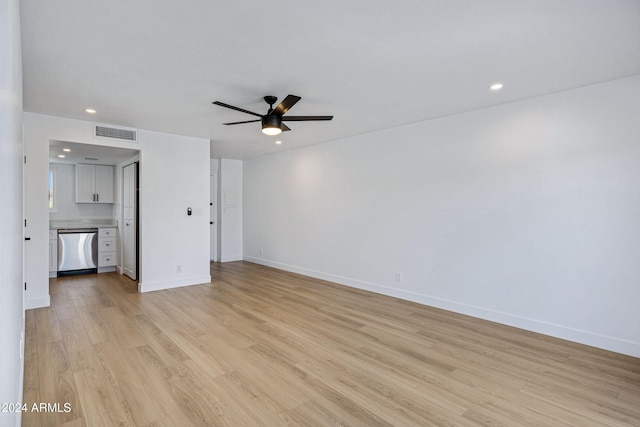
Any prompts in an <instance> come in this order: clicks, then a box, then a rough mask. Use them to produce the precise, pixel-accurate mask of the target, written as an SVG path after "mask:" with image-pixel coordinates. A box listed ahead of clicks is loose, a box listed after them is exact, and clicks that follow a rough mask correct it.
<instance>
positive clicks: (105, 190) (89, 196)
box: [76, 163, 114, 203]
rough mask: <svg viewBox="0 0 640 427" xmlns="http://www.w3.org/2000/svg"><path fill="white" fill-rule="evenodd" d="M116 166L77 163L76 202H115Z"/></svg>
mask: <svg viewBox="0 0 640 427" xmlns="http://www.w3.org/2000/svg"><path fill="white" fill-rule="evenodd" d="M113 181H114V168H113V166H106V165H87V164H83V163H78V164H77V165H76V203H113Z"/></svg>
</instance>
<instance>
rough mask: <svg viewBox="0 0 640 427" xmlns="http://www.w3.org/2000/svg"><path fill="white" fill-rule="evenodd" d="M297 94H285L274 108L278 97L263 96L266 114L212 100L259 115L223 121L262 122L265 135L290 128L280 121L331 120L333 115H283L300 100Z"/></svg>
mask: <svg viewBox="0 0 640 427" xmlns="http://www.w3.org/2000/svg"><path fill="white" fill-rule="evenodd" d="M300 99H302V98H300V97H299V96H295V95H287V97H286V98H285V99H283V100H282V102H281V103H280V104H278V106H277V107H276V108H273V104H275V103H276V101H277V100H278V98H276V97H275V96H265V97H264V101H265V102H266V103H267V104H269V111H267V114H258V113H254V112H253V111H249V110H245V109H243V108H239V107H234V106H233V105H229V104H225V103H224V102H220V101H214V102H213V103H214V104H215V105H219V106H221V107H226V108H231V109H232V110H236V111H241V112H243V113H247V114H251V115H253V116H257V117H260V118H259V119H255V120H245V121H242V122H232V123H223V124H224V125H239V124H243V123H253V122H262V133H264V134H267V135H278V134H279V133H280V132H283V131H288V130H291V129H289V126H287V125H285V124H284V123H282V122H286V121H289V122H306V121H310V120H331V119H333V116H285V114H286V113H287V111H289V109H290V108H291V107H293V106H294V105H295V104H296V102H298V101H300Z"/></svg>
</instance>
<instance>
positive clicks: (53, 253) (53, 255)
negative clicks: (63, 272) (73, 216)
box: [49, 230, 58, 278]
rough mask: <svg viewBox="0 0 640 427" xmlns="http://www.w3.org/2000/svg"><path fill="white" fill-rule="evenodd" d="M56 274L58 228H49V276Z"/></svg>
mask: <svg viewBox="0 0 640 427" xmlns="http://www.w3.org/2000/svg"><path fill="white" fill-rule="evenodd" d="M57 275H58V230H49V277H50V278H51V277H56V276H57Z"/></svg>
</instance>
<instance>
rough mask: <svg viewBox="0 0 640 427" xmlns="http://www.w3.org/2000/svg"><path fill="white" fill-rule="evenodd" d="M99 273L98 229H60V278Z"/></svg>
mask: <svg viewBox="0 0 640 427" xmlns="http://www.w3.org/2000/svg"><path fill="white" fill-rule="evenodd" d="M97 272H98V229H97V228H61V229H58V276H71V275H75V274H87V273H97Z"/></svg>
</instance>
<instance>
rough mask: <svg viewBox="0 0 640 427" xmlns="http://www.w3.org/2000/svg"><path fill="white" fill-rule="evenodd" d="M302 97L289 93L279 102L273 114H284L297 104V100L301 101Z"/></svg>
mask: <svg viewBox="0 0 640 427" xmlns="http://www.w3.org/2000/svg"><path fill="white" fill-rule="evenodd" d="M301 99H302V98H300V97H299V96H295V95H287V97H286V98H285V99H283V100H282V102H281V103H280V104H278V106H277V107H276V108H275V109H274V110H273V112H272V113H271V114H279V115H283V114H285V113H286V112H287V111H289V109H290V108H291V107H293V106H294V105H296V102H298V101H300V100H301Z"/></svg>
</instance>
